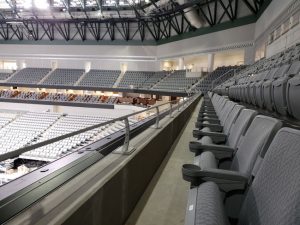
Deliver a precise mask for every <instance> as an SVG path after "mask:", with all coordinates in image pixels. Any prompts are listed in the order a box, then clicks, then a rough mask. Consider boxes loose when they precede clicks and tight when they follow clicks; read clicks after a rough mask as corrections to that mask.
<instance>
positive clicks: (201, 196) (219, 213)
mask: <svg viewBox="0 0 300 225" xmlns="http://www.w3.org/2000/svg"><path fill="white" fill-rule="evenodd" d="M195 214H196V215H195V225H225V224H226V225H227V224H229V222H228V218H227V216H226V214H225V209H224V205H223V198H222V195H221V192H220V191H219V188H218V186H217V185H216V184H215V183H213V182H205V183H203V184H201V185H200V186H199V187H198V194H197V205H196V210H195Z"/></svg>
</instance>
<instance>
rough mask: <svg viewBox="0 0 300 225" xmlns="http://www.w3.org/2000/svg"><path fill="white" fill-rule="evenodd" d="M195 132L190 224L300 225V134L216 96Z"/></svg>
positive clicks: (189, 171) (207, 100)
mask: <svg viewBox="0 0 300 225" xmlns="http://www.w3.org/2000/svg"><path fill="white" fill-rule="evenodd" d="M298 104H299V103H298ZM196 128H197V129H195V130H194V131H193V135H194V137H195V138H197V140H196V141H192V142H190V145H189V148H190V151H192V152H194V153H195V158H194V163H193V164H185V165H183V167H182V174H183V178H184V179H185V180H186V181H188V182H190V183H191V189H190V191H189V198H188V206H187V211H186V222H185V224H186V225H190V224H193V225H194V224H196V225H200V224H218V225H222V224H243V225H245V224H249V225H250V224H255V225H268V224H270V225H271V224H281V225H292V224H294V225H296V224H299V223H300V218H299V213H300V211H299V207H297V206H298V205H299V204H300V199H299V198H298V197H297V196H298V195H299V193H300V176H299V174H298V170H299V165H300V151H299V148H300V131H299V130H296V129H291V128H286V127H284V128H282V122H281V121H279V120H278V119H275V118H272V117H267V116H263V115H258V113H257V112H256V111H255V110H251V109H247V108H245V107H244V106H242V105H239V104H237V103H236V102H233V101H230V100H228V99H227V98H226V97H223V96H220V95H218V94H213V93H211V92H209V94H208V95H207V96H205V97H204V100H203V104H202V107H201V109H200V111H199V114H198V118H197V122H196Z"/></svg>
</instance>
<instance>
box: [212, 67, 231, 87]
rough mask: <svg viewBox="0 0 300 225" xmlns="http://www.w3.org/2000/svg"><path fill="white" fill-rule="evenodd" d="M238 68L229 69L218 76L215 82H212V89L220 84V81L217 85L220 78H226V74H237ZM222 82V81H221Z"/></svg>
mask: <svg viewBox="0 0 300 225" xmlns="http://www.w3.org/2000/svg"><path fill="white" fill-rule="evenodd" d="M235 71H236V69H231V70H229V71H227V72H226V73H224V74H223V75H222V76H220V77H218V78H217V79H215V80H213V82H212V83H211V89H214V88H215V87H216V86H217V85H219V83H218V84H217V85H215V84H216V83H217V82H218V81H219V80H222V78H224V77H225V76H227V75H228V74H229V73H231V72H233V74H232V75H233V76H234V74H235ZM221 83H222V82H221Z"/></svg>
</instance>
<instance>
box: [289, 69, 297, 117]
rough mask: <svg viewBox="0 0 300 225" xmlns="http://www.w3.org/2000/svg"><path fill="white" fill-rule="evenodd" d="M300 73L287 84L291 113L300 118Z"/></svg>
mask: <svg viewBox="0 0 300 225" xmlns="http://www.w3.org/2000/svg"><path fill="white" fill-rule="evenodd" d="M299 96H300V74H298V75H296V76H294V77H293V78H291V79H290V80H289V81H288V84H287V96H286V100H287V107H288V112H289V114H290V115H292V116H293V117H295V118H296V119H298V120H300V101H299Z"/></svg>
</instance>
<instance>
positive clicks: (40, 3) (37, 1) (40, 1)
mask: <svg viewBox="0 0 300 225" xmlns="http://www.w3.org/2000/svg"><path fill="white" fill-rule="evenodd" d="M33 2H34V6H35V7H36V8H37V9H42V10H43V9H44V10H45V9H48V8H49V6H50V5H49V2H48V0H33Z"/></svg>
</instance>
